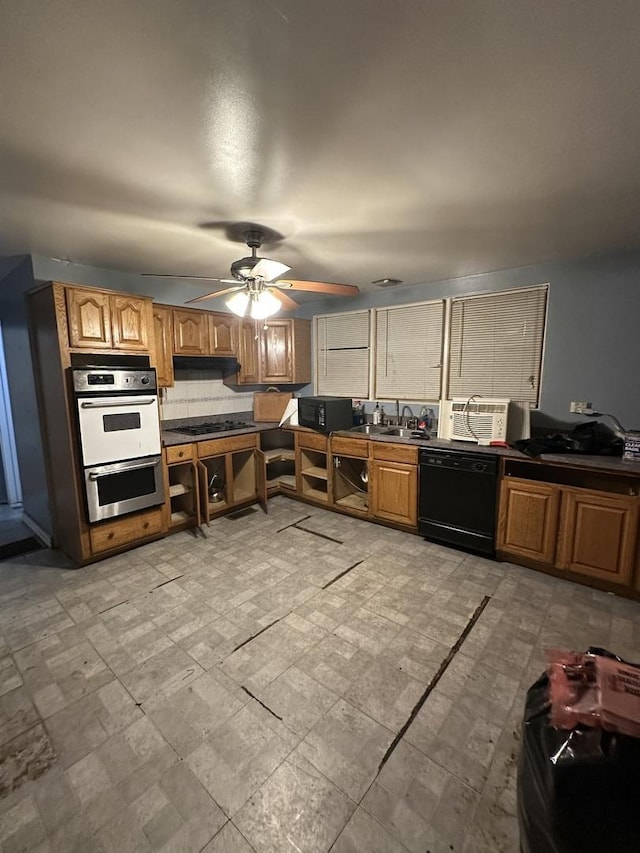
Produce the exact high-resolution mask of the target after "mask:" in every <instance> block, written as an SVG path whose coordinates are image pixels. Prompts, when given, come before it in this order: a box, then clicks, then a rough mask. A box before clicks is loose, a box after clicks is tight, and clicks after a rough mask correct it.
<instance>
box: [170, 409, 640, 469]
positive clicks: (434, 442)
mask: <svg viewBox="0 0 640 853" xmlns="http://www.w3.org/2000/svg"><path fill="white" fill-rule="evenodd" d="M233 417H234V418H236V419H237V420H244V421H246V422H247V424H248V426H247V427H246V428H244V429H238V430H228V431H225V432H212V433H207V434H205V435H184V434H181V433H178V432H172V431H171V429H170V427H176V426H185V425H192V424H198V423H204V422H205V421H212V420H224V416H220V417H200V418H184V419H182V420H180V421H177V420H176V421H164V422H163V424H162V444H163V446H164V447H173V446H174V445H176V444H193V443H194V442H198V441H209V440H211V439H213V438H230V437H232V436H236V435H247V434H250V433H255V432H264V431H265V430H270V429H277V428H278V426H279V425H278V423H277V422H273V423H255V422H254V421H253V420H252V417H253V415H252V413H251V412H239V413H234V415H233ZM288 429H292V430H298V429H299V430H303V431H305V432H309V431H310V430H307V429H306V428H305V427H288ZM312 431H313V430H311V432H312ZM333 435H340V436H343V437H344V438H354V439H356V440H358V439H367V440H368V441H384V442H393V443H398V444H408V445H412V446H414V447H420V448H422V447H425V448H433V449H435V450H454V451H459V452H463V453H464V452H467V453H488V454H490V455H493V456H500V457H502V458H508V459H520V460H522V461H526V462H533V463H536V462H538V463H540V462H542V463H545V464H547V465H548V464H553V465H567V466H570V467H572V468H590V469H592V470H598V471H611V472H614V473H618V474H632V475H636V476H640V461H634V460H629V459H621V458H620V457H619V456H590V455H588V454H583V453H544V454H542V455H541V456H537V457H535V459H534V458H532V457H530V456H527V455H526V454H524V453H521V452H520V451H519V450H514V449H513V448H512V447H487V446H483V445H477V444H472V443H471V442H466V441H447V440H445V439H442V438H431V439H420V438H417V439H416V438H402V437H400V436H396V435H376V434H373V435H372V434H367V433H362V432H351V431H350V430H339V431H337V432H334V433H333Z"/></svg>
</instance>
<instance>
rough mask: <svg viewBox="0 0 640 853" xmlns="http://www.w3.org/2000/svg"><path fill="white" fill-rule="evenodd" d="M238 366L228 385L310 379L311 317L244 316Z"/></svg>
mask: <svg viewBox="0 0 640 853" xmlns="http://www.w3.org/2000/svg"><path fill="white" fill-rule="evenodd" d="M239 337H240V342H239V347H238V350H239V351H238V360H239V362H240V370H239V372H238V373H237V374H235V375H233V376H229V377H227V378H226V379H225V382H227V384H229V385H283V384H303V383H307V382H311V321H310V320H296V319H281V320H266V321H264V322H262V321H258V322H256V321H254V320H243V321H241V323H240V328H239Z"/></svg>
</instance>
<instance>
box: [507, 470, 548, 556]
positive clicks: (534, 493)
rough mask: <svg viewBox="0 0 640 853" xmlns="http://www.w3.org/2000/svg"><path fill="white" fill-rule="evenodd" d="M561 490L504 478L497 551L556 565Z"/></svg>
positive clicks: (526, 481) (542, 484) (546, 485)
mask: <svg viewBox="0 0 640 853" xmlns="http://www.w3.org/2000/svg"><path fill="white" fill-rule="evenodd" d="M559 506H560V489H559V487H558V486H554V485H550V484H547V483H538V482H534V481H531V482H529V481H528V480H519V479H517V478H515V477H514V478H511V477H505V479H504V480H503V481H502V485H501V491H500V512H499V518H498V550H500V551H505V552H509V553H512V554H517V555H519V556H521V557H528V558H529V559H531V560H537V561H539V562H541V563H547V564H548V565H553V563H554V559H555V552H556V535H557V531H558V510H559Z"/></svg>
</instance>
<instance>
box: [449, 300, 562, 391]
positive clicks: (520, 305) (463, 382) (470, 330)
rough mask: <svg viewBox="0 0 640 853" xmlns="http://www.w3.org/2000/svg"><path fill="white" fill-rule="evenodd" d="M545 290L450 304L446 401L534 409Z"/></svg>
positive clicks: (539, 366) (538, 382)
mask: <svg viewBox="0 0 640 853" xmlns="http://www.w3.org/2000/svg"><path fill="white" fill-rule="evenodd" d="M546 302H547V285H541V286H538V287H532V288H523V289H522V290H514V291H506V292H504V293H491V294H485V295H482V296H469V297H463V298H459V299H454V300H453V301H452V304H451V337H450V343H449V361H448V366H449V382H448V394H447V397H448V398H449V399H452V398H453V397H470V396H471V395H473V394H479V395H482V396H484V397H506V398H508V399H511V400H522V401H528V402H530V403H532V404H533V405H537V404H538V397H539V392H540V372H541V366H542V342H543V337H544V322H545V314H546Z"/></svg>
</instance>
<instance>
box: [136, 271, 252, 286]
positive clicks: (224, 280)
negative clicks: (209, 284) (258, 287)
mask: <svg viewBox="0 0 640 853" xmlns="http://www.w3.org/2000/svg"><path fill="white" fill-rule="evenodd" d="M140 275H144V276H150V277H151V278H188V279H189V280H190V281H220V282H222V284H237V283H238V279H237V278H211V276H208V275H172V274H171V273H164V272H163V273H155V272H143V273H140Z"/></svg>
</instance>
